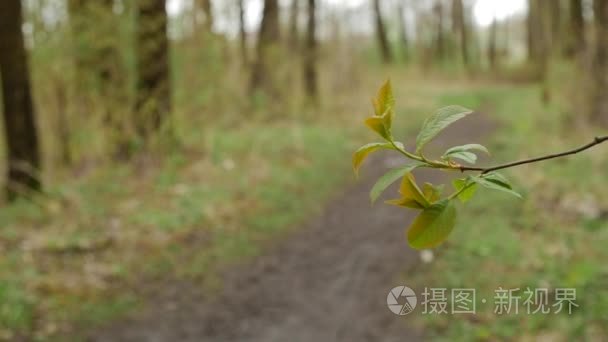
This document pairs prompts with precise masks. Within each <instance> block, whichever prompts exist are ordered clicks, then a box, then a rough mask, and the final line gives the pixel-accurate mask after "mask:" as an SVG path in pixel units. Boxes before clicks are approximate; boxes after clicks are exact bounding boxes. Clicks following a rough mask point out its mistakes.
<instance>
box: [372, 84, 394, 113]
mask: <svg viewBox="0 0 608 342" xmlns="http://www.w3.org/2000/svg"><path fill="white" fill-rule="evenodd" d="M373 103H374V111H375V113H376V116H382V115H383V114H384V113H386V111H387V110H389V109H392V108H394V107H395V97H394V96H393V87H392V85H391V81H390V80H387V81H386V82H385V83H384V84H383V85H382V87H380V90H379V91H378V95H376V98H375V99H374V100H373Z"/></svg>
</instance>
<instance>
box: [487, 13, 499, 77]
mask: <svg viewBox="0 0 608 342" xmlns="http://www.w3.org/2000/svg"><path fill="white" fill-rule="evenodd" d="M497 38H498V21H497V20H496V17H494V20H493V21H492V26H491V27H490V38H489V42H488V61H489V63H490V68H491V69H492V70H495V69H497V68H498V47H497V41H496V40H497Z"/></svg>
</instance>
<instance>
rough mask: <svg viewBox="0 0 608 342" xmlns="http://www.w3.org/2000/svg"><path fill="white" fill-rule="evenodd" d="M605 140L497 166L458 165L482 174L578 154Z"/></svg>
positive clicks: (604, 137) (595, 140) (602, 138)
mask: <svg viewBox="0 0 608 342" xmlns="http://www.w3.org/2000/svg"><path fill="white" fill-rule="evenodd" d="M605 141H608V136H603V137H595V139H593V141H592V142H590V143H588V144H586V145H583V146H581V147H579V148H575V149H573V150H569V151H566V152H561V153H554V154H549V155H546V156H542V157H536V158H530V159H524V160H520V161H515V162H511V163H506V164H501V165H496V166H492V167H486V168H483V167H472V166H460V167H458V169H459V170H460V171H462V172H464V171H480V172H481V174H485V173H488V172H492V171H496V170H502V169H506V168H510V167H514V166H518V165H523V164H530V163H536V162H539V161H543V160H549V159H554V158H559V157H565V156H569V155H571V154H577V153H579V152H582V151H584V150H587V149H590V148H591V147H593V146H595V145H599V144H601V143H603V142H605Z"/></svg>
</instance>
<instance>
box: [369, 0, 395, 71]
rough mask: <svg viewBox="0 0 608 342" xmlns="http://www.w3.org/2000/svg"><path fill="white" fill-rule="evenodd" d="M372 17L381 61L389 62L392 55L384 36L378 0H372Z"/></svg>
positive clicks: (391, 59) (384, 29)
mask: <svg viewBox="0 0 608 342" xmlns="http://www.w3.org/2000/svg"><path fill="white" fill-rule="evenodd" d="M374 19H375V23H376V36H377V38H378V44H379V46H380V53H381V54H382V61H383V62H384V63H386V64H389V63H391V62H392V61H393V56H392V53H391V47H390V43H389V41H388V38H387V36H386V28H385V27H384V21H383V20H382V11H381V9H380V0H374Z"/></svg>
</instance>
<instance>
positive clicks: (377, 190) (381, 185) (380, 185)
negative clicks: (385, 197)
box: [369, 163, 423, 204]
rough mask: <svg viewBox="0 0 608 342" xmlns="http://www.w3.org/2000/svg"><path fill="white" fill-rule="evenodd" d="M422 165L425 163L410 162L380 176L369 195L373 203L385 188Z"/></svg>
mask: <svg viewBox="0 0 608 342" xmlns="http://www.w3.org/2000/svg"><path fill="white" fill-rule="evenodd" d="M420 165H423V164H422V163H412V164H408V165H405V166H402V167H398V168H396V169H392V170H390V171H389V172H387V173H386V174H384V176H382V177H380V178H379V179H378V181H377V182H376V184H374V186H373V187H372V190H371V191H370V192H369V197H370V199H371V200H372V203H374V202H375V201H376V200H377V199H378V197H380V195H381V194H382V193H383V192H384V190H386V188H388V187H389V185H391V184H393V183H394V182H395V181H396V180H397V179H399V178H401V177H403V176H405V174H407V173H409V172H412V170H414V169H415V168H417V167H419V166H420ZM389 204H395V203H389Z"/></svg>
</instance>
